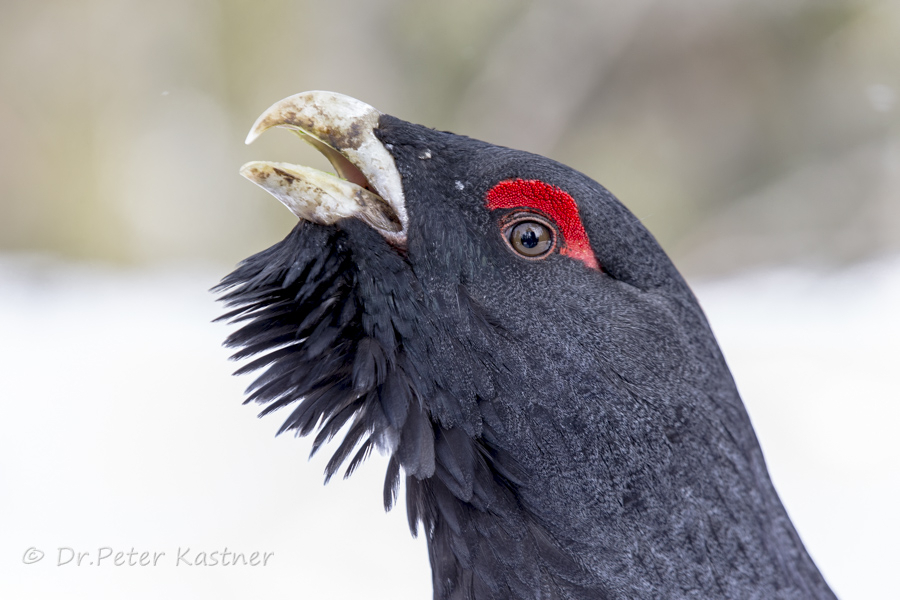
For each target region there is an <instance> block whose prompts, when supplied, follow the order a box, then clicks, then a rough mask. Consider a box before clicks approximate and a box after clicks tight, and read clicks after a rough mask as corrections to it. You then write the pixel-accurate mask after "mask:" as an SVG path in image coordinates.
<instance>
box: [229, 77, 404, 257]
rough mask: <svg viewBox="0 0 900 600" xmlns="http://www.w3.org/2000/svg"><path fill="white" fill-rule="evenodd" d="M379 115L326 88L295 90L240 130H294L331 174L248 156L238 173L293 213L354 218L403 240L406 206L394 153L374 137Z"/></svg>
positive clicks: (319, 219)
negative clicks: (319, 155)
mask: <svg viewBox="0 0 900 600" xmlns="http://www.w3.org/2000/svg"><path fill="white" fill-rule="evenodd" d="M380 117H381V113H380V112H378V111H377V110H375V109H374V108H372V107H371V106H369V105H368V104H365V103H363V102H360V101H359V100H356V99H354V98H350V97H349V96H344V95H342V94H336V93H334V92H321V91H313V92H303V93H301V94H296V95H294V96H289V97H287V98H285V99H284V100H280V101H279V102H276V103H275V104H273V105H272V106H271V107H269V108H268V109H267V110H266V111H265V112H264V113H263V114H262V115H260V117H259V118H258V119H257V120H256V123H255V124H254V125H253V128H252V129H251V130H250V133H249V135H248V136H247V143H248V144H249V143H251V142H252V141H253V140H255V139H256V138H257V137H259V135H260V134H261V133H262V132H263V131H265V130H266V129H270V128H272V127H283V128H285V129H290V130H292V131H294V132H295V133H297V134H298V135H299V136H300V138H301V139H303V140H304V141H306V142H308V143H310V144H312V146H313V147H315V148H316V149H317V150H319V151H320V152H322V154H324V155H325V156H326V158H328V160H329V161H330V162H331V165H332V166H333V167H334V169H335V171H336V172H337V177H336V176H334V175H331V174H329V173H325V172H323V171H318V170H316V169H312V168H309V167H302V166H299V165H291V164H287V163H280V162H279V163H276V162H262V161H254V162H249V163H247V164H245V165H244V166H243V167H241V175H243V176H244V177H246V178H247V179H249V180H250V181H252V182H253V183H255V184H257V185H259V186H260V187H262V188H263V189H265V190H266V191H268V192H269V193H270V194H272V195H273V196H275V197H276V198H278V200H280V201H281V202H282V203H283V204H284V205H285V206H287V207H288V208H289V209H290V210H291V212H293V213H294V214H295V215H297V216H298V217H299V218H301V219H305V220H307V221H312V222H314V223H319V224H321V225H331V224H333V223H335V222H336V221H338V220H340V219H343V218H349V217H355V218H358V219H360V220H362V221H364V222H365V223H367V224H368V225H370V226H371V227H373V228H375V229H376V230H378V232H379V233H381V235H383V236H384V237H385V238H387V239H388V240H389V241H390V242H392V243H393V244H395V245H400V246H403V245H405V242H406V226H407V216H406V205H405V202H404V198H403V187H402V185H401V180H400V173H399V171H398V170H397V166H396V164H395V163H394V157H393V156H391V154H390V153H389V152H388V151H387V149H386V148H385V147H384V145H383V144H382V143H381V141H380V140H378V138H377V137H375V130H376V129H377V128H378V123H379V119H380Z"/></svg>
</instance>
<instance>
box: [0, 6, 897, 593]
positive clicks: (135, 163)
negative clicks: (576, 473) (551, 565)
mask: <svg viewBox="0 0 900 600" xmlns="http://www.w3.org/2000/svg"><path fill="white" fill-rule="evenodd" d="M0 14H2V18H0V339H2V340H3V341H4V342H5V343H4V344H2V345H0V372H2V375H3V380H4V381H5V382H7V384H8V385H5V386H4V387H5V388H6V389H5V390H2V391H0V394H2V396H0V400H2V403H0V410H3V411H4V413H5V414H4V417H3V419H2V421H0V509H2V510H0V514H2V516H0V591H2V590H3V586H4V585H6V586H9V590H8V592H9V593H8V594H7V593H0V595H2V596H3V597H16V598H32V597H33V598H43V597H58V596H59V595H61V594H62V593H65V594H66V595H67V597H73V598H75V597H91V598H99V597H106V596H107V595H109V596H110V597H116V595H117V594H122V593H127V595H128V596H129V597H133V598H138V597H148V598H151V597H153V598H155V597H159V595H160V594H161V593H163V592H165V593H166V594H167V595H169V596H170V597H208V596H211V595H213V594H215V596H216V597H217V598H232V597H235V598H236V597H247V594H251V595H256V596H259V595H261V594H262V593H263V592H265V593H267V594H269V595H276V596H280V595H287V594H288V593H291V595H292V596H296V593H298V590H299V593H300V597H306V595H309V597H330V598H344V597H347V598H351V597H361V596H365V597H375V598H379V597H395V598H400V597H409V598H424V597H428V596H429V580H428V572H427V563H426V559H425V556H424V548H423V547H422V545H421V543H413V542H410V541H409V540H408V533H407V532H405V531H404V527H405V526H404V525H403V520H404V519H403V515H402V514H400V513H402V511H395V512H394V514H392V515H391V517H390V520H389V521H388V520H385V519H384V518H383V517H380V516H379V513H380V508H379V506H380V500H379V498H380V482H379V481H377V480H379V479H380V477H381V473H382V470H381V467H379V466H377V465H369V467H368V468H365V469H363V473H360V475H359V477H358V478H356V479H358V482H354V481H351V482H347V483H344V484H340V483H338V484H332V485H331V486H329V488H327V489H324V490H323V489H322V488H321V486H320V478H319V472H320V470H321V468H322V466H323V465H322V464H319V463H316V464H315V465H313V466H309V465H306V464H305V460H306V459H305V452H306V451H307V450H308V446H305V445H304V444H305V442H297V441H294V440H281V439H279V440H278V441H277V442H273V441H272V440H271V436H272V434H273V432H274V431H275V429H277V426H278V418H277V417H274V418H271V419H268V420H265V421H263V422H262V423H256V422H255V421H254V420H253V418H252V415H253V414H254V412H253V409H251V408H241V407H240V406H239V402H240V399H241V394H242V386H244V385H246V384H248V383H249V381H246V380H235V379H233V378H230V377H229V375H228V373H229V370H230V369H231V368H233V367H234V365H229V364H228V363H227V362H226V361H225V358H226V356H227V353H226V352H225V351H224V350H221V349H220V348H218V343H219V341H220V340H221V339H224V337H225V335H227V329H226V328H225V327H223V326H221V325H210V324H209V323H208V321H209V320H210V319H211V318H213V317H214V316H215V315H216V314H217V311H218V310H219V309H218V307H216V306H215V305H214V304H213V300H212V297H211V296H210V295H209V294H207V293H206V291H205V290H206V289H208V288H209V287H211V286H212V285H214V284H215V282H216V280H217V279H218V278H219V277H221V276H222V275H224V274H225V273H226V272H227V270H228V269H230V268H231V266H233V265H234V264H235V263H236V262H237V261H239V260H240V259H242V258H244V257H245V256H247V255H249V254H251V253H253V252H256V251H258V250H260V249H262V248H264V247H267V246H268V245H270V244H272V243H274V242H275V241H277V240H278V239H280V238H281V237H283V236H284V235H285V234H286V233H287V232H288V231H289V230H290V228H291V227H292V226H293V224H294V222H295V220H294V218H293V217H292V216H291V215H290V213H288V211H287V210H285V209H284V208H283V207H282V206H281V205H280V204H279V203H278V202H276V201H275V200H274V199H272V198H271V197H269V196H267V195H266V194H265V193H264V192H263V191H261V190H259V189H258V188H256V187H255V186H253V185H251V184H250V183H249V182H247V181H245V180H243V179H242V178H241V177H240V176H238V174H237V170H238V167H239V166H240V165H241V164H243V163H244V162H246V161H248V160H255V159H267V160H279V161H288V162H295V163H299V164H308V165H311V166H316V167H319V168H327V162H326V161H325V160H324V158H322V157H320V156H319V155H318V154H317V153H316V152H315V151H313V150H311V149H309V148H305V147H304V146H303V145H302V144H300V143H298V141H297V140H296V138H295V137H294V136H292V135H289V134H288V133H286V132H282V131H275V132H270V133H268V134H266V135H264V136H263V137H262V138H261V139H260V140H259V141H257V142H256V143H255V144H254V145H253V146H252V147H249V148H248V147H245V146H244V144H243V139H244V137H245V135H246V133H247V131H248V129H249V127H250V125H251V124H252V123H253V121H254V119H255V118H256V117H257V116H258V115H259V114H260V113H261V112H262V111H263V110H264V109H265V108H266V107H268V106H269V105H270V104H272V103H273V102H274V101H276V100H278V99H280V98H282V97H285V96H288V95H290V94H294V93H297V92H300V91H304V90H309V89H325V90H333V91H338V92H341V93H344V94H348V95H350V96H353V97H356V98H359V99H361V100H363V101H365V102H367V103H369V104H371V105H373V106H375V107H376V108H378V109H380V110H382V111H384V112H387V113H390V114H393V115H395V116H398V117H401V118H403V119H406V120H409V121H412V122H418V123H422V124H426V125H429V126H431V127H435V128H439V129H447V130H451V131H455V132H457V133H462V134H465V135H469V136H472V137H476V138H480V139H484V140H486V141H489V142H493V143H495V144H500V145H507V146H512V147H516V148H520V149H524V150H529V151H533V152H537V153H540V154H543V155H546V156H549V157H551V158H554V159H556V160H559V161H561V162H563V163H565V164H568V165H570V166H572V167H574V168H576V169H578V170H580V171H582V172H584V173H586V174H588V175H589V176H591V177H593V178H594V179H596V180H597V181H599V182H600V183H602V184H603V185H605V186H606V187H608V188H609V189H610V190H611V191H612V192H613V193H615V194H616V195H617V196H618V197H619V198H620V199H621V200H622V201H623V202H624V203H625V204H626V205H627V206H628V207H629V208H630V209H631V210H632V211H633V212H634V213H635V214H636V215H637V216H638V217H639V218H640V219H641V220H642V221H643V222H644V223H645V224H646V226H647V227H648V228H649V229H650V230H651V231H652V232H653V233H654V234H655V235H656V236H657V238H658V239H659V240H660V242H661V243H662V245H663V246H664V247H665V248H666V250H667V251H668V252H669V253H670V255H671V256H672V257H673V259H674V260H675V262H676V264H677V265H678V266H679V268H680V269H681V270H682V271H683V272H684V273H685V274H686V275H687V276H688V278H689V280H690V281H691V282H692V284H693V285H694V287H695V289H696V291H697V293H698V296H699V297H700V299H701V302H703V304H704V306H705V308H706V310H707V312H708V314H709V316H710V320H711V322H712V325H713V328H714V329H715V330H716V332H717V335H718V337H719V339H720V342H721V343H722V346H723V349H724V351H725V353H726V356H727V357H728V359H729V362H730V363H731V365H732V367H733V370H734V372H735V377H736V379H737V381H738V385H739V387H740V388H741V390H742V393H743V395H744V399H745V402H746V404H747V406H748V410H749V411H750V414H751V416H752V418H753V419H754V423H755V424H756V427H757V430H758V432H759V435H760V438H761V440H762V444H763V448H764V450H765V451H766V454H767V457H768V460H769V463H770V468H771V470H772V473H773V477H774V478H775V482H776V485H777V486H778V488H779V490H780V491H781V494H782V496H783V498H784V500H785V504H786V505H787V507H788V510H789V512H791V514H792V516H793V517H794V519H795V521H796V522H797V525H798V528H799V530H800V532H801V535H802V536H803V538H804V540H806V542H807V544H808V546H809V548H810V551H811V552H812V554H813V555H814V557H815V558H816V559H817V560H818V562H819V565H820V567H821V568H822V570H823V572H824V573H825V574H826V576H827V577H828V579H829V581H830V582H831V583H832V584H833V585H834V587H835V590H836V591H837V592H838V593H839V595H840V596H842V597H844V598H891V597H896V596H895V594H896V589H895V586H894V584H893V583H892V578H891V573H892V570H893V568H895V566H896V564H898V561H900V552H898V551H897V549H896V547H895V544H893V542H892V541H891V540H896V539H897V538H898V537H900V523H898V517H897V516H896V515H895V512H896V509H895V507H896V506H897V505H900V482H898V480H900V476H898V473H900V459H898V455H900V451H898V447H900V445H898V442H897V437H898V436H896V433H895V432H894V430H893V424H894V423H896V422H897V420H898V419H900V409H898V408H897V407H898V406H900V403H898V402H897V401H898V400H900V397H898V393H897V391H896V386H895V381H894V379H893V378H892V376H891V375H890V373H891V372H892V371H895V370H896V364H897V363H898V362H900V344H898V339H900V320H898V316H897V311H896V307H897V306H898V305H900V259H898V251H900V106H898V104H900V42H898V40H900V2H898V1H897V0H766V1H761V0H695V1H693V2H680V1H679V2H676V1H675V0H629V1H627V2H626V1H624V0H623V1H617V2H598V1H596V0H594V1H591V0H556V1H553V2H550V1H547V0H530V1H520V0H493V1H491V2H479V1H475V0H460V1H448V2H440V3H439V2H413V1H411V0H330V1H328V2H325V1H312V0H306V1H304V0H290V1H289V0H257V1H254V2H242V1H238V0H218V1H215V0H205V1H204V0H156V1H154V2H145V1H144V2H139V1H137V0H42V1H41V2H33V1H31V2H26V1H24V0H0ZM376 462H377V461H376ZM365 473H367V474H365ZM367 478H369V479H372V481H369V480H368V479H367ZM248 482H249V483H248ZM251 484H252V485H251ZM369 484H371V485H369ZM356 496H359V497H356ZM366 511H368V512H366ZM373 511H374V512H373ZM370 513H371V514H370ZM354 519H355V520H354ZM373 523H376V525H372V524H373ZM367 527H382V529H378V530H377V532H375V530H373V529H366V528H367ZM360 531H365V532H366V533H359V532H360ZM190 540H194V541H193V542H191V541H190ZM191 543H193V544H195V547H196V544H200V545H203V544H207V545H209V544H219V545H227V544H245V545H246V546H248V547H250V546H254V545H255V547H259V548H257V549H260V550H274V549H275V548H276V547H277V549H278V552H279V553H280V554H277V555H276V556H278V561H277V562H276V563H275V566H273V567H272V568H271V569H269V570H268V571H261V570H257V571H253V572H252V573H251V572H250V571H229V572H228V573H227V574H224V575H223V574H222V573H220V572H218V571H216V570H215V569H213V570H212V571H197V570H193V571H189V570H181V571H178V570H176V569H175V568H173V567H171V566H170V568H168V569H160V570H157V571H152V572H147V571H140V570H130V571H129V570H127V569H118V570H117V569H115V568H112V569H105V570H103V569H101V570H98V571H85V570H83V569H82V570H79V569H77V568H68V567H55V566H53V565H51V564H49V562H48V561H50V560H51V555H53V554H54V553H55V552H56V549H57V548H58V547H60V546H76V547H77V548H76V549H82V547H83V549H84V550H86V551H87V550H92V549H93V551H94V552H96V549H97V547H99V546H106V545H110V544H113V545H116V544H118V545H119V546H122V547H123V549H124V550H126V551H127V550H128V547H129V546H143V547H145V549H158V550H168V551H169V552H170V554H169V556H170V557H171V556H173V555H174V552H173V551H174V549H175V547H177V546H178V545H179V544H188V545H189V544H191ZM32 546H35V547H38V548H41V547H43V549H44V551H45V552H46V553H47V558H45V559H44V561H42V562H41V563H39V564H35V565H25V564H24V563H23V561H22V556H23V554H22V553H23V552H25V551H26V550H27V549H28V548H30V547H32ZM117 549H118V547H117ZM52 558H53V560H54V561H55V560H56V557H55V555H54V556H53V557H52ZM173 562H174V561H173ZM148 573H149V574H148ZM353 573H357V574H359V575H358V579H359V582H356V579H357V578H356V577H354V576H353ZM354 586H357V587H354ZM145 595H146V596H145Z"/></svg>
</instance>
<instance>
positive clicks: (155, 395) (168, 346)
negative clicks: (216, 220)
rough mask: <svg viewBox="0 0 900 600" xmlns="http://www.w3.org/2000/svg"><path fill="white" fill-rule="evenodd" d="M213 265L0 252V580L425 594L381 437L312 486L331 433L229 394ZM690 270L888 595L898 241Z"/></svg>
mask: <svg viewBox="0 0 900 600" xmlns="http://www.w3.org/2000/svg"><path fill="white" fill-rule="evenodd" d="M224 273H225V269H221V268H214V267H210V266H204V267H201V266H195V267H178V268H169V269H159V270H156V271H138V272H136V271H124V270H115V269H111V268H100V267H96V266H86V265H71V264H61V263H57V262H54V261H50V260H46V259H40V258H34V257H31V258H23V257H6V258H2V257H0V340H2V342H3V343H2V344H0V369H2V380H3V382H4V386H3V396H2V402H0V411H2V412H3V414H2V419H0V597H2V598H17V599H18V598H21V599H28V598H56V597H66V598H91V599H98V600H99V599H102V598H121V597H128V598H134V599H141V598H153V599H156V598H160V597H169V598H210V597H216V598H224V599H227V598H262V597H275V598H277V597H295V598H310V599H311V598H329V599H335V600H340V599H344V598H346V599H350V598H353V599H358V598H397V599H400V598H410V599H413V598H416V599H421V598H428V597H430V593H431V591H430V590H431V584H430V573H429V567H428V561H427V557H426V553H425V546H424V542H423V541H422V540H412V539H411V538H410V536H409V532H408V529H407V525H406V519H405V514H404V511H403V510H402V508H401V509H399V510H394V511H393V512H392V513H390V514H389V515H387V516H385V515H384V513H383V510H382V508H381V483H382V477H383V473H384V467H385V461H384V459H383V458H382V457H379V456H374V457H373V458H372V459H371V460H370V461H369V462H368V463H367V464H365V465H363V466H362V467H361V468H360V470H359V471H358V472H357V473H356V474H355V475H354V476H353V477H352V478H351V479H350V480H347V481H342V480H339V479H336V480H335V481H333V482H332V483H331V484H329V485H328V486H327V487H323V486H322V475H321V473H322V470H323V468H324V464H325V460H326V458H327V452H325V453H323V456H318V457H316V458H315V459H313V461H312V462H311V464H307V460H306V455H307V453H308V450H309V441H308V440H296V439H293V438H292V437H290V436H284V437H280V438H274V437H273V435H274V432H275V430H276V429H277V427H278V426H279V425H280V422H281V419H280V418H279V416H278V415H275V416H272V417H270V418H267V419H263V420H261V421H257V420H256V419H254V415H255V414H256V409H255V408H254V407H245V406H241V400H242V391H243V387H244V386H245V385H247V384H249V382H250V380H249V378H246V377H244V378H234V377H231V376H230V372H231V371H232V370H234V368H236V365H234V364H233V363H229V362H228V361H227V360H226V359H227V356H228V353H227V351H226V350H224V349H222V348H221V346H220V343H221V341H222V340H223V339H224V337H225V336H226V335H227V333H228V331H229V329H228V327H227V326H225V325H222V324H214V323H211V320H212V319H213V318H215V317H216V316H217V315H218V314H219V313H220V311H221V309H220V307H219V306H217V305H216V304H215V303H214V301H213V297H212V295H211V294H209V293H208V292H207V291H206V290H207V289H208V288H210V287H211V286H212V285H214V284H215V283H216V281H217V279H218V277H219V276H221V275H223V274H224ZM694 288H695V292H696V293H697V295H698V297H699V298H700V300H701V303H702V304H703V305H704V308H705V309H706V311H707V315H708V316H709V319H710V322H711V323H712V326H713V329H714V330H715V332H716V334H717V336H718V338H719V341H720V343H721V345H722V347H723V350H724V352H725V355H726V357H727V359H728V361H729V364H730V366H731V367H732V370H733V372H734V375H735V379H736V380H737V383H738V386H739V388H740V389H741V391H742V394H743V396H744V401H745V403H746V404H747V407H748V410H749V412H750V414H751V417H752V419H753V421H754V424H755V426H756V429H757V433H758V435H759V438H760V441H761V443H762V446H763V450H764V452H765V453H766V457H767V460H768V462H769V467H770V470H771V473H772V476H773V478H774V480H775V483H776V486H777V487H778V489H779V491H780V493H781V495H782V499H783V500H784V502H785V505H786V506H787V508H788V511H789V512H790V514H791V516H792V517H793V519H794V522H795V524H796V525H797V527H798V529H799V531H800V534H801V536H802V537H803V539H804V540H805V542H806V544H807V546H808V548H809V550H810V551H811V553H812V554H813V556H814V558H815V559H816V560H817V562H818V564H819V567H820V568H821V569H822V571H823V573H824V574H825V576H826V578H827V579H828V580H829V582H830V583H831V584H832V586H833V587H834V589H835V591H836V592H837V594H838V595H839V596H840V597H841V598H843V599H844V600H852V599H854V598H860V599H862V598H867V599H871V598H889V597H891V595H892V594H895V593H896V592H895V586H894V584H893V581H892V579H893V578H892V574H893V572H892V569H893V568H894V567H895V565H896V564H898V559H900V552H898V550H897V546H896V543H895V540H897V539H900V519H898V518H897V517H896V507H897V506H900V436H898V435H897V434H896V432H895V431H894V430H895V428H896V424H897V423H898V422H900V403H898V402H897V400H898V399H900V398H898V392H897V386H896V376H897V373H898V369H897V364H898V359H900V316H898V310H897V307H900V259H898V258H890V259H884V260H881V261H878V262H871V263H867V264H864V265H861V266H856V267H853V268H849V269H846V270H842V271H840V270H835V271H833V272H816V271H812V270H803V269H793V270H791V269H782V270H777V271H767V272H759V273H754V274H747V275H743V276H739V277H733V278H730V279H727V280H718V281H707V282H695V284H694ZM31 548H36V549H38V550H40V551H42V552H43V553H44V557H43V559H42V560H40V561H38V562H36V563H34V564H25V562H24V560H23V558H24V557H25V555H26V552H27V551H28V550H29V549H31ZM226 548H227V550H228V552H229V553H232V554H229V555H225V554H224V552H225V549H226ZM60 549H63V550H60ZM188 549H189V550H188ZM132 551H133V553H132V554H130V555H129V552H132ZM119 552H121V553H122V555H121V556H119V564H118V565H117V564H116V553H119ZM143 552H147V553H148V554H147V556H146V557H145V559H146V563H147V564H145V565H144V566H142V565H141V560H142V558H141V553H143ZM214 552H216V553H217V554H215V555H213V553H214ZM235 552H238V553H242V554H243V555H244V559H245V560H247V561H248V564H246V565H244V564H240V565H237V566H234V565H231V564H229V565H222V564H221V563H222V559H223V557H225V556H227V557H228V560H229V562H231V561H232V560H233V559H234V554H233V553H235ZM254 552H257V553H259V554H258V557H262V556H263V555H264V554H265V553H274V554H272V555H271V556H270V558H269V559H268V561H267V564H266V565H265V566H263V565H262V564H261V559H259V558H258V560H257V563H258V564H256V566H252V565H250V564H249V561H250V557H251V556H252V553H254ZM77 553H87V554H85V555H84V556H83V558H82V564H81V565H80V566H79V565H77V564H76V563H77V558H75V556H76V554H77ZM154 553H156V554H157V555H160V556H158V559H157V561H156V565H155V566H154V565H153V564H152V559H153V557H154ZM161 553H165V554H164V555H161ZM198 553H204V554H205V557H206V562H207V563H211V562H212V560H213V558H212V557H213V556H215V557H216V560H217V561H218V562H219V564H218V565H215V566H203V565H202V564H197V563H198ZM179 554H181V555H182V557H183V559H182V560H179ZM101 556H102V560H100V564H99V565H98V564H97V562H98V559H100V558H101ZM70 557H72V559H71V560H70V561H68V562H65V561H66V559H69V558H70ZM185 559H186V560H185ZM61 560H62V562H65V564H62V565H58V564H57V563H59V562H61ZM187 561H190V562H191V563H192V564H191V565H188V564H187ZM90 563H93V564H90Z"/></svg>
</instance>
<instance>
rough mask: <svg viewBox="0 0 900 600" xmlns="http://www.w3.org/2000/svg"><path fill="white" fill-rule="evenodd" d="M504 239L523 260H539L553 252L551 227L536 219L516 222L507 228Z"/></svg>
mask: <svg viewBox="0 0 900 600" xmlns="http://www.w3.org/2000/svg"><path fill="white" fill-rule="evenodd" d="M506 239H507V241H508V242H509V245H510V247H511V248H512V249H513V250H515V251H516V252H517V253H518V254H521V255H522V256H524V257H525V258H540V257H542V256H545V255H547V254H550V251H551V250H553V246H554V241H555V240H554V235H553V230H552V229H551V227H550V226H549V225H548V224H546V223H543V222H541V221H538V220H536V219H531V218H529V219H524V220H520V221H516V222H514V223H512V224H510V226H509V227H508V228H507V230H506Z"/></svg>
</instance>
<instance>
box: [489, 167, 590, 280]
mask: <svg viewBox="0 0 900 600" xmlns="http://www.w3.org/2000/svg"><path fill="white" fill-rule="evenodd" d="M484 202H485V205H486V206H487V208H488V209H490V210H496V209H500V208H524V209H529V208H530V209H533V210H536V211H540V212H542V213H544V214H545V215H547V216H548V217H550V218H551V219H553V221H554V222H555V223H556V226H557V227H559V230H560V232H561V233H562V236H563V241H564V242H563V244H561V245H560V249H559V253H560V254H563V255H565V256H569V257H571V258H575V259H577V260H580V261H581V262H583V263H584V264H585V265H587V266H588V267H590V268H591V269H597V270H598V271H599V270H600V263H598V262H597V257H596V256H594V251H593V250H591V245H590V243H589V242H588V236H587V232H586V231H585V230H584V226H583V225H582V224H581V217H580V216H579V215H578V206H577V205H576V204H575V199H574V198H572V196H570V195H569V194H567V193H566V192H564V191H562V190H561V189H559V188H558V187H555V186H552V185H550V184H547V183H544V182H543V181H539V180H537V179H508V180H506V181H501V182H500V183H498V184H497V185H495V186H494V187H492V188H491V189H490V191H489V192H488V193H487V198H485V201H484Z"/></svg>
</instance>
